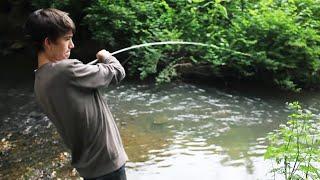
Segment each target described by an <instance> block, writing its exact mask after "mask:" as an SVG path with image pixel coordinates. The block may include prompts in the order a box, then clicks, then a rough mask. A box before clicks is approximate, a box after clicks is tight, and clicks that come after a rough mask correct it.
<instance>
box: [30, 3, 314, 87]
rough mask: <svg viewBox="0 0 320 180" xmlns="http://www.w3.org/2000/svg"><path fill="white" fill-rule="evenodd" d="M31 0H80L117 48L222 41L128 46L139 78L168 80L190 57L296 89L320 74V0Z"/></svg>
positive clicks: (100, 34) (96, 32)
mask: <svg viewBox="0 0 320 180" xmlns="http://www.w3.org/2000/svg"><path fill="white" fill-rule="evenodd" d="M32 3H33V4H34V5H36V6H37V7H41V6H42V7H62V8H65V9H66V7H67V9H70V10H72V9H73V8H78V9H79V5H77V4H81V3H82V4H83V5H81V6H80V7H81V8H82V9H84V11H81V13H82V15H83V16H85V17H84V19H83V20H82V21H81V23H82V24H84V25H87V26H88V29H89V30H90V31H91V34H92V38H94V39H95V40H97V41H99V42H100V43H101V44H102V45H104V46H106V47H108V48H110V49H113V50H116V49H120V48H123V47H128V46H131V45H134V44H141V43H145V42H154V41H167V40H183V41H194V42H202V43H207V44H211V45H215V46H217V47H219V48H202V47H192V46H176V45H174V46H173V45H172V46H161V47H157V48H154V47H150V48H149V49H143V50H139V51H136V50H134V52H133V51H131V52H129V53H128V54H127V56H130V57H131V59H130V61H129V64H128V65H129V66H128V68H129V71H130V73H129V74H132V75H139V76H140V78H142V79H144V78H146V77H149V76H151V77H156V79H157V80H158V82H161V81H162V79H163V80H164V81H168V80H169V79H171V78H169V76H170V77H174V76H178V75H179V72H178V71H176V70H175V73H164V72H162V71H165V72H174V71H173V70H172V67H174V63H176V64H178V63H190V62H191V63H192V64H193V65H194V67H195V68H196V67H197V66H198V65H200V64H203V63H207V64H208V65H209V66H210V67H212V72H214V73H215V74H216V75H217V76H220V77H234V78H239V77H240V78H242V79H248V78H249V79H255V80H262V81H266V82H269V83H274V84H277V85H278V86H280V87H282V88H284V89H288V90H293V91H299V90H300V89H301V88H306V87H314V86H317V84H319V82H320V76H319V73H320V59H319V58H320V33H319V29H320V0H288V1H282V0H257V1H253V0H232V1H230V0H215V1H211V0H210V1H209V0H188V1H185V0H175V1H173V0H154V1H147V0H144V1H138V0H117V1H116V0H93V1H88V2H86V3H83V2H82V1H80V2H79V1H74V0H65V1H58V0H51V1H46V2H43V1H39V0H33V1H32ZM77 13H79V12H78V11H77ZM74 16H75V15H74ZM151 49H153V50H151ZM236 51H238V52H243V53H246V54H250V55H251V56H243V55H241V54H239V53H235V52H236ZM159 54H161V55H159ZM182 57H183V58H182ZM166 69H167V70H166ZM168 69H171V70H170V71H168ZM160 75H161V78H160V77H158V76H160ZM165 76H168V77H165ZM157 77H158V78H157Z"/></svg>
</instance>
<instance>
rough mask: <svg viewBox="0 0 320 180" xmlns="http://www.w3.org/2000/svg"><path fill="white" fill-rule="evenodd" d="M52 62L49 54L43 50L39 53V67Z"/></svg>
mask: <svg viewBox="0 0 320 180" xmlns="http://www.w3.org/2000/svg"><path fill="white" fill-rule="evenodd" d="M48 62H50V60H49V58H48V57H47V55H46V54H45V53H43V52H40V53H38V68H40V67H41V66H43V65H45V64H47V63H48Z"/></svg>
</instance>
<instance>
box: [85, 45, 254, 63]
mask: <svg viewBox="0 0 320 180" xmlns="http://www.w3.org/2000/svg"><path fill="white" fill-rule="evenodd" d="M168 44H184V45H195V46H205V47H212V48H215V49H220V50H224V51H229V52H232V53H234V54H239V55H242V56H248V57H251V55H250V54H246V53H242V52H239V51H235V50H231V49H227V48H223V47H219V46H216V45H213V44H205V43H199V42H184V41H164V42H152V43H144V44H139V45H133V46H130V47H127V48H123V49H120V50H117V51H115V52H113V53H110V54H111V55H112V56H113V55H116V54H119V53H122V52H124V51H129V50H131V49H137V48H141V47H147V46H158V45H168ZM97 62H98V59H95V60H93V61H91V62H89V63H88V64H89V65H93V64H95V63H97Z"/></svg>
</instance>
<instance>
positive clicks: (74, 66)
mask: <svg viewBox="0 0 320 180" xmlns="http://www.w3.org/2000/svg"><path fill="white" fill-rule="evenodd" d="M68 69H69V70H70V71H69V72H71V83H72V84H73V85H76V86H79V87H83V88H100V87H103V86H108V85H109V84H110V83H111V82H116V83H119V82H120V81H121V80H122V79H123V78H124V77H125V70H124V68H123V67H122V65H121V64H120V62H119V61H118V60H117V59H116V58H115V57H113V56H111V57H109V58H108V59H106V60H105V62H104V63H98V64H96V65H87V64H83V63H82V62H81V61H78V60H73V62H72V63H70V65H69V66H68Z"/></svg>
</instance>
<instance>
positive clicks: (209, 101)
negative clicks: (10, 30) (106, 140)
mask: <svg viewBox="0 0 320 180" xmlns="http://www.w3.org/2000/svg"><path fill="white" fill-rule="evenodd" d="M103 94H104V97H105V99H106V101H108V103H109V106H110V108H111V111H112V112H113V114H114V116H115V119H116V120H117V123H118V126H119V129H120V131H121V135H122V139H123V142H124V144H125V148H126V151H127V153H128V155H129V158H130V161H129V162H128V163H127V167H128V169H127V176H128V179H130V180H143V179H146V180H147V179H148V180H149V179H153V180H156V179H161V180H162V179H166V180H170V179H186V180H188V179H196V178H201V179H202V180H205V179H223V180H225V179H270V178H271V179H272V177H270V175H267V172H268V171H269V168H270V167H271V164H270V162H268V161H265V160H263V153H264V152H265V149H266V140H265V136H266V134H267V133H268V132H270V131H272V130H274V129H276V128H277V127H278V125H279V124H280V123H281V122H284V121H285V120H286V116H287V115H288V111H287V109H286V107H285V101H288V98H284V97H283V96H279V95H276V94H272V92H271V93H267V94H266V95H261V94H260V95H259V94H256V95H253V94H252V92H237V91H230V90H218V89H215V88H212V87H205V86H201V87H200V86H194V85H190V84H170V85H166V86H163V87H161V88H155V87H152V86H149V85H137V84H133V83H132V84H130V83H128V84H123V85H120V86H118V87H112V88H111V89H104V90H103ZM0 95H1V96H0V98H1V99H0V100H1V101H0V102H1V103H0V120H1V121H0V122H1V124H0V128H1V130H0V140H1V143H0V145H1V146H0V147H1V149H0V150H1V154H0V158H1V162H0V178H1V177H4V178H6V177H22V176H24V177H35V178H39V177H49V178H52V177H70V176H72V177H74V178H78V175H77V174H76V173H75V172H72V168H71V167H70V165H68V161H69V160H68V158H70V157H69V156H68V153H65V151H67V150H66V149H65V148H64V146H63V145H62V142H61V139H60V138H59V136H58V135H57V133H56V130H55V128H54V127H53V126H52V124H51V123H50V121H49V120H48V119H47V118H46V116H44V115H43V114H42V113H41V110H39V108H38V106H37V105H36V103H35V102H34V97H33V93H32V87H28V88H21V87H20V88H18V87H17V88H12V89H10V88H7V89H1V90H0ZM299 98H300V99H299V100H300V101H302V102H303V103H304V104H305V105H306V106H308V107H309V109H310V110H312V111H316V112H318V108H319V104H318V102H319V101H318V100H317V99H319V95H315V94H313V95H308V96H307V95H304V96H299ZM65 159H66V160H65ZM61 160H64V161H61ZM32 173H35V174H32ZM30 174H31V175H30Z"/></svg>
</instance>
